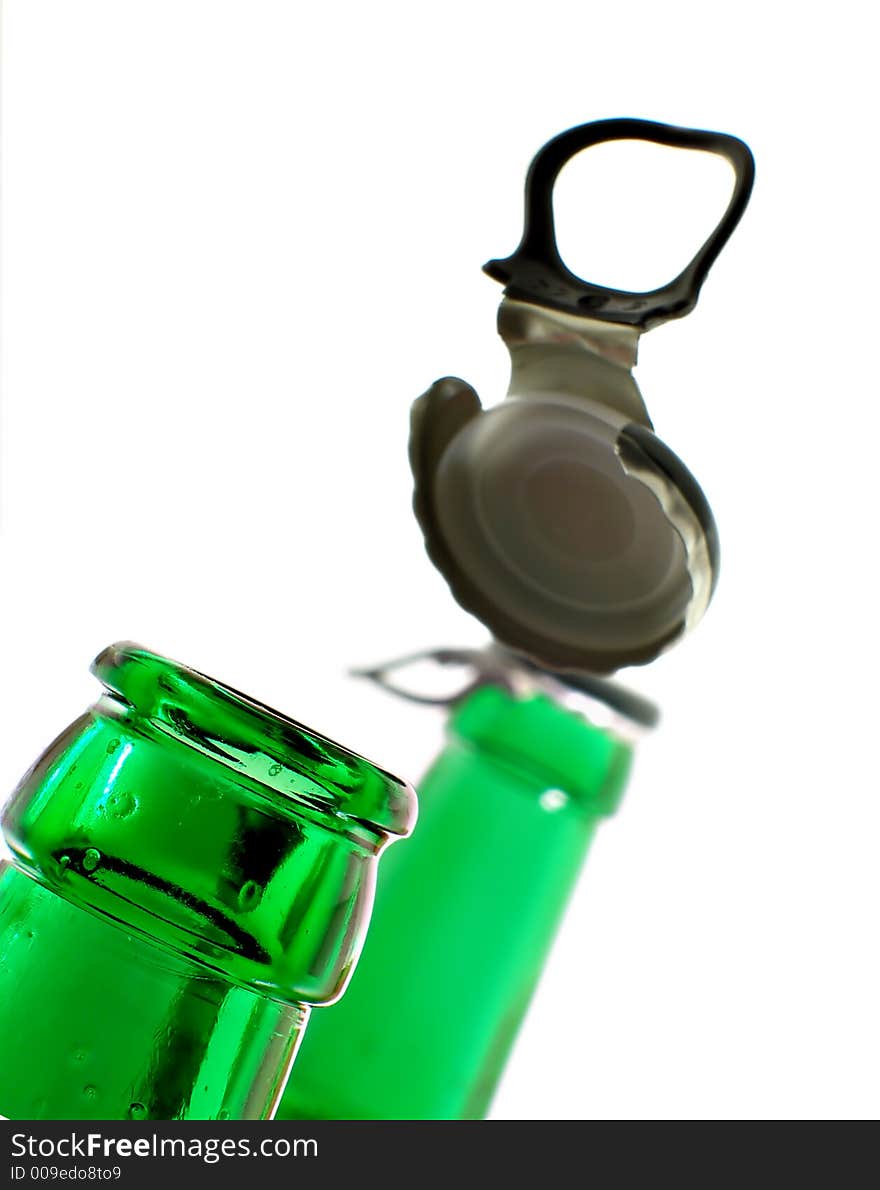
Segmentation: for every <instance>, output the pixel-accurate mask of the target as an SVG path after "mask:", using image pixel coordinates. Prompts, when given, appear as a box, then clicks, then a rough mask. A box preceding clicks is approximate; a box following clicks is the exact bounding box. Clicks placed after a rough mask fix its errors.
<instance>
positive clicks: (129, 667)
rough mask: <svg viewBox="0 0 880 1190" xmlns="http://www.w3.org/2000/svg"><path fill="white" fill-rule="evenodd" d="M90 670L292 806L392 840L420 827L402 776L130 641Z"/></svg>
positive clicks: (168, 728)
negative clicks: (391, 837) (374, 832)
mask: <svg viewBox="0 0 880 1190" xmlns="http://www.w3.org/2000/svg"><path fill="white" fill-rule="evenodd" d="M91 671H92V673H93V674H94V675H95V676H96V677H97V678H98V679H99V680H100V681H101V682H102V683H103V684H104V686H105V687H106V688H107V689H108V690H109V691H110V692H111V693H112V694H113V695H115V696H116V697H117V698H118V699H121V700H122V702H123V703H124V704H126V705H127V706H128V707H130V708H131V709H132V710H133V711H134V712H135V713H136V715H138V716H139V717H142V718H145V719H148V720H149V721H150V722H151V723H152V724H153V725H154V727H156V728H158V729H159V730H160V731H161V732H162V733H163V734H164V735H167V736H171V737H173V738H175V739H177V740H179V741H181V742H183V743H185V744H188V745H190V746H192V747H196V748H197V749H198V750H199V751H201V752H202V753H203V754H205V755H207V756H210V757H212V758H213V759H215V760H218V761H219V762H221V763H223V764H224V765H226V766H227V767H229V768H232V769H234V770H235V771H237V772H239V773H241V774H242V775H244V776H246V777H248V778H250V779H251V780H254V781H256V782H258V783H259V784H261V785H263V786H266V787H267V788H269V789H270V790H272V791H273V792H274V793H275V794H276V795H280V796H281V797H283V798H284V799H286V800H288V801H290V802H291V803H294V805H296V804H299V805H300V806H303V807H305V808H307V809H309V810H311V811H312V812H315V813H318V814H322V815H330V816H332V817H334V818H341V819H345V820H348V821H350V822H353V823H358V824H360V825H362V826H365V827H367V828H369V829H371V830H374V831H379V832H380V833H382V834H387V835H408V834H409V833H410V831H411V830H412V828H413V826H414V825H415V817H416V797H415V791H414V790H413V788H412V786H411V785H409V784H408V783H407V782H406V781H404V780H403V779H402V778H400V777H396V776H394V774H393V773H389V772H388V771H387V770H385V769H383V768H381V767H380V766H379V765H376V764H374V763H373V762H372V761H370V760H367V759H366V757H364V756H361V755H359V754H358V753H357V752H352V751H351V750H350V749H348V748H345V747H344V746H343V745H342V744H339V743H337V742H336V741H335V740H332V739H330V738H329V737H327V736H325V735H322V734H321V733H320V732H318V731H315V730H314V729H313V728H311V727H307V726H306V725H305V724H302V723H299V722H298V721H297V720H295V719H291V718H290V717H289V716H287V715H285V714H283V713H282V712H280V711H277V710H275V709H274V708H273V707H270V706H267V705H266V704H265V703H262V702H259V701H258V700H257V699H255V698H252V697H251V696H250V695H247V694H243V693H242V692H241V691H239V690H235V689H234V688H233V687H231V686H227V685H225V683H223V682H220V681H217V679H215V678H212V677H209V676H208V675H207V674H203V673H200V672H199V671H198V670H195V669H191V668H190V667H189V666H187V665H183V664H182V663H181V662H178V661H173V660H171V659H170V658H168V657H164V656H162V655H161V654H159V653H154V652H153V651H152V650H150V649H147V648H145V647H144V646H142V645H139V644H135V643H134V642H132V641H117V642H116V643H115V644H112V645H109V646H108V647H107V648H106V649H104V650H103V651H102V652H101V653H99V654H98V656H97V657H96V658H95V660H94V661H93V662H92V665H91Z"/></svg>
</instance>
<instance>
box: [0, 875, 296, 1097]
mask: <svg viewBox="0 0 880 1190" xmlns="http://www.w3.org/2000/svg"><path fill="white" fill-rule="evenodd" d="M0 922H3V923H5V924H4V925H3V926H2V927H0V957H2V959H3V962H2V963H0V1053H2V1056H3V1062H2V1065H0V1110H2V1112H3V1114H4V1115H7V1116H9V1117H10V1118H11V1119H69V1120H84V1119H105V1120H106V1119H110V1120H124V1119H134V1120H137V1119H166V1120H167V1119H200V1120H206V1119H207V1120H222V1119H232V1120H236V1119H238V1120H247V1119H252V1120H254V1119H268V1118H271V1116H272V1114H273V1113H274V1110H275V1106H276V1104H277V1102H278V1099H279V1098H280V1095H281V1092H282V1090H283V1088H284V1084H285V1081H286V1078H287V1074H288V1072H289V1069H290V1065H291V1063H292V1062H293V1059H294V1056H295V1054H296V1050H297V1047H298V1045H299V1041H300V1039H301V1036H302V1032H303V1029H304V1027H305V1024H306V1021H307V1018H308V1012H309V1010H308V1008H306V1007H305V1006H304V1005H296V1004H284V1003H281V1002H279V1001H276V1000H269V999H267V998H265V997H263V996H260V995H258V994H257V993H255V992H252V991H250V990H249V989H246V988H242V987H238V986H236V985H234V984H232V983H231V982H230V981H229V980H227V979H225V978H223V977H222V976H221V975H219V974H218V973H211V972H210V971H207V970H206V969H205V967H204V966H202V965H201V964H196V963H194V962H192V961H190V960H188V959H186V958H184V957H182V956H180V955H175V954H171V953H169V952H168V951H167V950H166V949H164V948H159V947H157V946H155V945H154V944H152V943H151V942H149V941H148V940H146V939H143V938H139V937H137V936H135V935H132V934H128V933H126V932H124V931H123V930H121V929H119V928H118V927H117V926H115V925H113V924H112V923H110V922H109V921H107V920H106V919H105V918H103V917H101V916H98V915H96V914H94V913H90V912H89V911H87V910H85V909H81V908H79V907H77V906H75V905H72V904H70V903H68V902H67V901H65V900H64V899H63V898H62V897H59V896H57V895H56V894H55V893H53V892H51V891H50V890H49V889H46V888H44V887H42V886H41V885H40V884H38V883H36V882H35V881H34V880H32V879H30V878H29V877H28V876H27V875H26V874H25V873H23V872H21V871H19V870H18V869H16V868H15V867H13V866H12V865H9V864H3V865H2V867H0Z"/></svg>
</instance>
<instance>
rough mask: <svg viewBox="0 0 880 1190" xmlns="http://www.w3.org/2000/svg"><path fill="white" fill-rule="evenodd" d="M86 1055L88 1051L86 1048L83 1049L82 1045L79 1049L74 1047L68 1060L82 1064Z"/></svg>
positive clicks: (78, 1064)
mask: <svg viewBox="0 0 880 1190" xmlns="http://www.w3.org/2000/svg"><path fill="white" fill-rule="evenodd" d="M88 1056H89V1051H88V1050H87V1049H83V1047H82V1046H80V1047H79V1049H75V1050H74V1051H73V1053H72V1054H71V1055H70V1060H71V1062H73V1063H75V1065H77V1066H82V1064H83V1062H85V1060H86V1058H87V1057H88Z"/></svg>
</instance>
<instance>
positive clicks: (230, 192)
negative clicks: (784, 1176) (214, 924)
mask: <svg viewBox="0 0 880 1190" xmlns="http://www.w3.org/2000/svg"><path fill="white" fill-rule="evenodd" d="M868 11H869V7H868V6H866V5H862V4H856V3H845V2H838V3H836V4H834V5H833V6H829V5H827V4H822V5H819V4H816V5H813V4H800V5H795V4H776V5H771V4H761V5H758V4H754V5H748V4H740V5H735V6H727V7H724V8H718V7H713V6H709V5H705V4H690V3H684V2H679V3H665V4H657V3H635V2H630V3H627V4H625V5H624V4H594V3H588V2H584V0H580V2H578V3H562V2H558V0H543V3H541V4H540V5H534V4H523V3H516V2H512V0H508V2H507V3H504V4H501V3H478V2H475V0H470V2H469V3H458V2H456V0H444V3H443V4H438V5H431V6H427V5H416V4H392V3H381V2H377V0H373V2H372V3H369V4H339V3H337V4H330V3H328V4H324V5H322V6H313V5H304V4H298V3H294V2H290V3H273V2H269V0H237V2H228V0H210V2H208V0H149V2H147V0H143V2H141V0H137V2H132V0H128V2H122V0H104V2H99V0H77V3H75V4H72V3H69V2H66V0H65V2H55V3H53V2H49V0H7V4H6V10H5V31H4V41H5V47H4V53H5V62H4V76H5V77H4V96H3V101H4V116H3V118H4V173H3V192H4V208H5V210H4V254H5V264H4V293H3V299H4V341H5V351H4V386H3V400H2V444H3V445H2V452H3V453H2V492H0V498H2V508H0V517H2V529H0V566H2V585H0V593H2V595H0V597H2V614H0V650H2V651H0V664H2V682H0V724H2V741H0V785H2V787H3V788H4V789H9V788H11V787H12V786H13V784H14V782H15V781H16V779H17V778H18V776H19V775H20V773H21V772H22V771H23V770H24V769H25V768H26V767H27V765H28V764H29V763H30V762H31V761H32V760H33V758H34V757H35V756H36V755H37V753H38V752H39V751H40V749H41V748H42V747H43V746H44V745H45V743H46V742H47V741H48V740H49V739H50V738H51V737H52V736H53V735H54V734H55V732H56V731H57V730H58V729H60V728H61V727H62V726H63V725H64V724H65V723H66V722H68V721H69V720H70V719H71V718H73V717H74V716H75V715H76V714H77V713H78V712H79V711H80V710H81V708H83V707H84V706H85V705H86V704H87V703H88V702H89V701H90V700H91V698H92V697H93V695H94V694H95V683H94V680H93V679H92V678H91V677H90V676H89V675H88V672H87V665H88V662H89V660H90V659H91V657H92V656H93V655H94V654H95V653H96V652H97V651H98V650H99V649H100V648H101V647H102V646H103V645H104V644H106V643H108V642H109V641H111V640H114V639H116V638H120V637H130V638H134V639H136V640H139V641H142V642H143V643H145V644H149V645H150V646H151V647H153V648H156V649H158V650H160V651H162V652H165V653H168V654H170V655H172V656H176V657H179V658H180V659H181V660H184V661H187V662H188V663H190V664H192V665H194V666H196V667H198V668H200V669H202V670H205V671H207V672H209V673H213V674H215V675H216V676H218V677H220V678H222V679H224V680H225V681H227V682H229V683H231V684H232V685H234V686H237V687H239V688H241V689H244V690H247V691H249V692H251V693H253V694H254V695H255V696H257V697H259V698H261V699H263V700H265V701H268V702H270V703H273V704H275V705H277V706H279V707H281V708H283V709H285V710H287V711H288V712H289V713H291V714H292V715H294V716H295V717H298V718H300V719H303V720H305V721H306V722H309V723H311V724H313V725H314V726H316V727H318V728H320V729H322V730H324V731H326V732H328V733H330V734H333V735H336V736H337V737H338V738H340V739H342V740H343V741H345V742H346V743H347V744H349V745H350V746H352V747H355V748H358V749H360V750H362V751H365V752H366V753H367V754H368V755H371V756H373V757H375V759H377V760H379V761H381V762H383V763H384V764H385V765H387V766H388V767H390V768H392V769H395V770H398V771H400V772H402V773H404V774H406V775H407V776H409V777H411V778H412V779H416V778H417V777H418V775H419V773H420V771H421V770H422V769H423V768H424V767H425V765H426V763H427V761H428V760H429V758H430V756H431V755H432V753H433V751H434V750H436V748H437V746H438V745H439V742H440V739H441V722H442V718H441V716H439V715H438V714H435V713H433V712H430V711H426V710H423V709H419V708H416V707H411V706H407V705H405V704H403V703H397V702H394V701H393V700H391V699H390V698H386V697H383V696H382V695H381V694H380V693H378V692H375V691H373V690H372V689H370V688H369V687H367V686H365V685H358V684H357V683H356V682H354V681H351V680H349V679H347V678H346V676H345V670H346V667H347V666H349V665H352V664H356V663H362V662H370V661H374V660H379V659H384V658H387V657H390V656H393V655H395V654H398V653H402V652H406V651H408V650H412V649H418V648H421V647H425V646H429V645H438V644H439V645H446V644H476V643H479V642H481V641H482V639H483V636H484V633H483V630H482V629H481V628H480V626H479V625H478V624H476V623H475V622H474V621H472V620H471V619H470V618H469V617H468V616H467V615H466V614H465V613H464V612H463V611H461V610H459V609H458V607H457V605H455V604H454V603H453V601H452V600H451V598H450V597H449V595H448V592H447V590H446V587H445V584H444V582H443V580H442V579H441V578H440V576H439V575H438V574H437V573H436V572H435V571H434V570H433V569H432V567H431V566H430V564H429V563H428V561H427V558H426V557H425V555H424V552H423V549H422V546H421V540H420V535H419V532H418V529H417V527H416V525H415V522H414V521H413V519H412V516H411V513H410V510H409V501H410V478H409V470H408V465H407V460H406V437H407V421H408V407H409V404H410V401H411V400H412V399H413V398H414V397H415V396H416V395H418V393H420V392H421V391H422V390H423V389H424V388H425V387H426V386H427V385H428V384H429V383H430V382H431V381H432V380H433V379H434V378H435V377H437V376H440V375H443V374H446V373H450V372H451V373H457V374H460V375H462V376H464V377H466V378H467V379H469V380H470V381H471V382H473V383H474V384H475V385H476V387H477V389H478V391H480V393H481V394H482V396H483V399H484V401H485V402H487V403H490V404H491V403H492V402H494V400H496V399H498V398H500V397H501V396H502V395H503V392H504V390H505V387H506V379H507V361H506V353H505V351H504V348H503V345H502V344H501V342H500V340H498V339H497V338H496V336H495V333H494V318H495V308H496V305H497V302H498V299H499V297H500V289H499V287H498V286H497V285H495V283H494V282H492V281H490V280H489V279H488V278H486V277H484V276H483V275H482V273H481V272H480V266H481V264H482V263H483V261H484V260H486V259H488V258H489V257H492V256H499V255H506V254H507V253H509V252H510V251H511V250H512V249H513V247H514V246H515V243H516V241H517V239H518V234H519V228H520V216H521V200H520V195H521V187H522V179H523V175H524V171H525V168H526V166H527V164H528V161H529V159H530V157H531V155H532V154H533V153H534V151H535V150H536V149H537V148H538V147H539V146H540V145H541V144H542V143H543V141H544V140H546V139H547V138H548V137H550V136H551V135H553V134H555V133H556V132H558V131H560V130H562V129H563V128H565V127H568V126H569V125H571V124H575V123H579V122H581V121H584V120H588V119H596V118H600V117H607V116H618V115H631V116H643V117H647V118H652V119H658V120H664V121H668V122H672V123H681V124H687V125H691V126H694V127H705V128H714V129H719V130H722V131H728V132H734V133H736V134H738V135H740V136H742V137H743V138H744V139H746V140H747V141H748V142H749V143H750V145H751V146H752V149H753V150H754V153H755V156H756V159H757V165H758V176H757V182H756V187H755V192H754V197H753V201H752V204H751V207H750V209H749V211H748V212H747V215H746V217H745V219H744V221H743V223H742V225H741V227H740V229H739V230H738V231H737V232H736V234H735V236H734V238H733V239H732V241H731V242H730V244H729V246H728V248H727V250H726V252H725V254H724V255H723V257H722V258H721V259H720V260H719V262H718V264H717V265H716V267H715V269H714V271H713V273H712V274H711V275H710V278H709V280H708V282H707V283H706V286H705V288H704V291H703V295H702V299H701V301H700V304H699V306H698V308H697V310H696V311H695V313H694V314H693V315H692V316H691V317H689V318H687V319H686V320H684V321H682V322H680V323H675V324H670V325H668V326H666V327H663V328H660V329H658V330H656V331H654V332H652V333H651V334H650V335H649V336H647V337H646V338H645V340H644V341H643V343H642V349H641V363H640V366H639V368H638V371H637V376H638V378H639V381H640V384H641V387H642V391H643V393H644V394H645V398H646V401H647V404H648V407H649V409H650V411H651V414H652V416H653V418H654V421H655V425H656V427H657V430H658V432H659V433H660V435H661V436H662V437H663V438H664V439H665V440H666V441H667V442H668V443H669V444H670V445H671V446H672V447H673V449H675V450H676V451H677V452H678V453H679V454H680V455H681V456H682V458H683V459H684V460H685V461H686V462H687V463H688V465H689V466H690V467H691V468H692V469H693V470H694V472H695V474H696V475H697V476H698V478H699V479H700V480H701V482H702V483H703V485H704V487H705V489H706V491H707V494H708V496H709V498H710V500H711V502H712V505H713V508H714V510H715V512H716V515H717V518H718V522H719V526H720V531H721V540H722V553H723V568H722V577H721V582H720V586H719V590H718V594H717V598H716V600H715V602H714V604H713V606H712V607H711V608H710V610H709V613H708V615H707V617H706V620H705V621H704V622H703V624H702V625H701V626H700V628H699V629H698V631H697V632H696V633H695V634H694V635H693V636H692V637H691V638H690V639H689V640H688V641H687V642H686V643H684V644H683V645H682V646H680V647H679V648H678V649H677V650H676V651H674V652H672V653H670V654H669V655H667V656H666V657H664V658H662V659H661V660H660V661H658V662H657V663H656V664H654V665H653V666H652V667H650V669H646V670H641V671H632V672H630V673H627V674H625V675H623V676H624V677H625V678H626V679H627V680H628V681H629V682H630V683H631V684H633V685H635V686H637V687H638V688H640V689H642V690H643V691H645V692H648V693H650V694H651V695H652V696H654V697H656V698H657V699H658V700H659V701H660V702H661V703H662V705H663V709H664V716H665V717H664V722H663V725H662V728H661V729H660V731H659V732H658V733H657V734H656V735H655V737H654V738H653V739H652V740H651V741H650V742H648V743H646V744H645V745H644V747H643V748H642V751H641V754H640V757H639V763H638V770H637V774H636V776H635V778H634V780H633V782H632V784H631V787H630V790H629V793H628V796H627V798H626V800H625V802H624V806H623V809H622V811H621V812H620V814H619V815H618V816H617V818H616V819H615V820H614V821H612V822H610V823H608V824H606V825H605V826H604V827H603V828H602V830H601V832H600V835H599V838H598V840H597V843H596V845H595V848H594V851H593V853H592V855H591V857H590V860H589V862H588V864H587V866H586V868H585V871H584V876H583V880H582V882H581V884H580V886H579V888H578V891H577V894H576V896H575V898H574V900H573V902H572V905H571V909H570V912H569V914H568V917H567V919H566V922H565V925H564V929H563V931H562V934H561V935H560V937H559V940H558V944H557V946H556V948H555V950H554V953H553V957H552V961H551V963H550V965H549V967H548V970H547V973H546V977H545V979H544V981H543V984H542V986H541V988H540V991H539V994H538V997H537V999H536V1001H535V1004H534V1008H533V1011H532V1013H531V1015H530V1017H529V1020H528V1023H527V1025H526V1027H525V1029H524V1031H523V1033H522V1035H521V1038H520V1041H519V1044H518V1046H517V1049H516V1051H515V1054H514V1056H513V1059H512V1061H511V1063H510V1066H509V1068H508V1073H507V1076H506V1078H505V1081H504V1084H503V1087H502V1089H501V1091H500V1093H499V1095H498V1098H497V1100H496V1103H495V1109H494V1114H495V1115H496V1116H499V1117H508V1118H510V1117H515V1118H531V1117H573V1118H584V1117H593V1116H599V1117H606V1116H608V1117H630V1116H636V1117H641V1116H661V1117H690V1116H696V1117H717V1116H734V1117H741V1116H785V1117H789V1116H826V1115H827V1116H848V1115H855V1116H874V1115H876V1114H877V1111H878V1089H877V1088H878V1082H877V1070H878V1067H880V1045H878V1026H877V1011H876V1005H877V1001H878V994H880V986H878V983H880V979H878V974H880V964H878V956H877V905H878V876H877V869H878V864H877V854H878V843H880V839H878V826H880V811H878V797H877V795H878V785H880V782H878V778H877V747H876V743H875V740H876V735H877V730H878V728H877V722H876V710H875V707H876V698H875V694H874V691H875V688H876V687H875V683H876V680H877V672H878V671H877V666H878V661H880V658H878V649H877V631H876V612H877V600H878V590H877V579H876V574H877V568H876V564H875V552H876V548H877V531H876V512H875V510H876V507H877V497H876V471H877V457H878V454H877V451H878V446H877V444H878V441H880V419H878V412H877V409H878V406H877V385H876V380H875V364H874V360H873V358H872V357H873V334H874V327H875V322H876V318H875V302H874V296H875V285H876V277H877V254H876V233H875V227H876V220H877V188H876V172H875V171H876V130H875V127H874V123H875V122H874V120H873V116H874V112H873V108H874V104H875V96H874V91H873V85H872V84H871V85H869V83H870V80H871V79H873V78H874V75H875V65H876V63H875V43H874V38H873V37H872V36H871V35H870V34H869V30H868V28H867V26H866V18H862V17H861V15H860V14H861V13H863V12H864V13H867V12H868ZM596 152H597V154H598V153H599V151H598V150H597V151H596ZM609 152H611V151H609ZM625 156H626V155H625V154H624V155H618V157H616V158H615V157H613V156H607V157H606V158H605V159H604V160H605V165H607V166H608V167H609V168H610V169H611V170H612V172H613V170H614V169H618V170H623V167H624V157H625ZM672 156H673V158H674V160H673V162H672V164H671V165H670V167H669V168H668V169H665V167H663V166H662V165H661V164H660V163H659V162H658V159H657V158H656V155H654V156H652V155H651V154H650V152H647V151H646V155H645V156H644V173H636V174H632V173H629V174H625V173H618V181H620V180H621V179H623V183H624V184H623V185H622V187H621V186H620V185H618V186H616V187H615V186H611V185H608V184H606V183H605V182H602V181H601V180H600V181H598V182H597V181H596V179H598V178H599V175H598V174H597V173H595V172H591V170H592V168H593V167H592V166H590V167H589V168H588V167H587V165H586V163H585V162H577V163H576V164H575V165H573V166H571V167H570V168H569V171H568V174H567V175H566V177H564V179H563V182H564V187H563V189H562V190H561V191H560V206H559V212H560V240H561V244H562V248H563V251H564V252H565V250H566V245H568V249H569V251H568V259H569V261H570V263H571V264H572V265H573V266H574V267H577V268H578V269H579V270H580V271H581V272H582V273H583V274H585V275H586V276H588V277H589V278H590V279H592V280H598V281H607V282H610V283H617V284H624V285H626V284H635V285H642V284H646V285H647V284H657V283H659V282H661V281H665V280H666V279H667V277H668V276H670V275H671V274H672V273H673V272H675V271H677V269H678V267H679V266H680V265H681V264H683V263H684V260H685V259H686V258H687V256H688V255H689V253H690V251H691V250H692V249H693V248H694V247H695V246H696V242H697V241H698V240H699V239H700V238H701V236H700V234H699V233H701V232H702V231H703V230H704V229H705V224H706V221H707V220H708V221H709V222H712V221H714V217H715V214H716V212H717V210H718V207H719V205H723V201H724V200H723V198H722V199H721V200H720V201H719V199H718V196H717V194H718V178H719V175H718V173H717V171H713V169H712V168H711V167H710V166H708V165H707V166H706V168H705V169H700V168H698V166H699V165H700V164H702V163H699V162H698V163H696V165H694V166H693V168H692V163H691V161H690V159H689V157H688V156H687V155H685V154H677V155H672ZM627 160H628V161H629V160H631V158H630V157H627ZM597 166H598V157H597ZM679 169H680V172H676V171H677V170H679ZM722 173H723V171H722ZM609 176H610V175H609ZM682 179H687V183H686V184H685V183H683V182H682ZM695 229H699V233H698V232H697V231H696V230H695ZM563 231H564V232H565V235H563Z"/></svg>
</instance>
